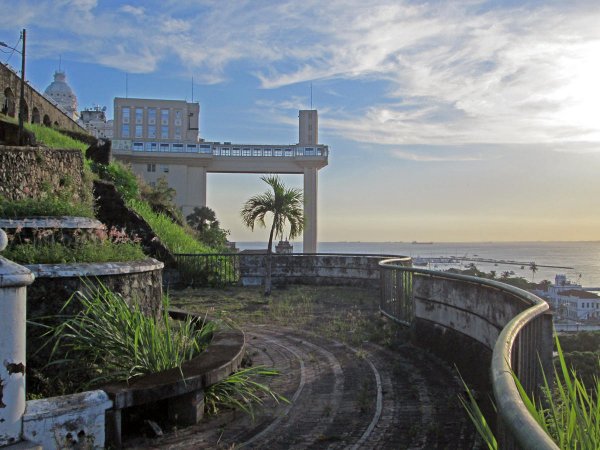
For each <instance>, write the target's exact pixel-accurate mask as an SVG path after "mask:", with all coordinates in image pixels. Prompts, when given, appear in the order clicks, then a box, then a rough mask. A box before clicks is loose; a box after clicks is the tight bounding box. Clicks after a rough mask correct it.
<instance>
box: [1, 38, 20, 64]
mask: <svg viewBox="0 0 600 450" xmlns="http://www.w3.org/2000/svg"><path fill="white" fill-rule="evenodd" d="M22 38H23V36H21V35H19V40H18V41H17V43H16V44H15V45H13V46H12V52H10V55H8V58H7V59H6V61H4V64H8V61H10V58H11V57H12V55H14V54H15V51H16V50H17V46H18V45H19V43H20V42H21V39H22ZM9 48H10V47H9Z"/></svg>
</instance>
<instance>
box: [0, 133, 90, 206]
mask: <svg viewBox="0 0 600 450" xmlns="http://www.w3.org/2000/svg"><path fill="white" fill-rule="evenodd" d="M91 189H92V186H91V181H90V180H86V179H85V177H84V174H83V154H82V153H81V151H80V150H59V149H49V148H46V147H9V146H4V145H0V196H2V197H4V198H6V199H8V200H22V199H26V198H40V197H41V196H42V195H43V194H51V193H57V192H61V191H63V192H68V193H69V194H70V196H71V197H72V200H73V202H81V201H84V200H85V199H87V198H88V197H89V195H90V194H89V193H90V192H91Z"/></svg>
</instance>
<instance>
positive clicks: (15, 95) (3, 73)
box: [0, 64, 87, 133]
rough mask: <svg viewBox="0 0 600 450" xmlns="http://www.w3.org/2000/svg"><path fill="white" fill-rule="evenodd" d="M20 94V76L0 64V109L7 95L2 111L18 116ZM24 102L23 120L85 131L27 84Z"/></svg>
mask: <svg viewBox="0 0 600 450" xmlns="http://www.w3.org/2000/svg"><path fill="white" fill-rule="evenodd" d="M7 94H8V95H7ZM20 95H21V78H20V77H19V76H18V75H17V74H16V73H15V72H14V71H13V70H12V69H11V68H10V67H8V66H6V65H5V64H0V109H3V108H4V105H5V104H6V100H7V97H9V103H10V105H9V110H8V111H3V112H5V113H6V114H7V115H8V116H11V117H14V118H18V117H19V100H20ZM25 104H26V110H27V111H26V117H25V119H24V120H25V121H26V122H32V123H40V124H44V125H47V126H53V127H56V128H61V129H64V130H71V131H79V132H83V133H87V132H86V131H85V129H83V128H82V127H81V126H79V125H78V124H77V122H75V121H74V120H73V119H71V118H70V117H69V116H68V115H67V114H66V113H65V112H63V111H61V110H60V109H58V108H57V107H56V106H55V105H54V104H53V103H52V102H51V101H50V100H48V99H47V98H46V97H44V96H43V95H42V94H40V93H39V92H38V91H36V90H35V89H34V88H33V87H31V86H30V85H29V84H25Z"/></svg>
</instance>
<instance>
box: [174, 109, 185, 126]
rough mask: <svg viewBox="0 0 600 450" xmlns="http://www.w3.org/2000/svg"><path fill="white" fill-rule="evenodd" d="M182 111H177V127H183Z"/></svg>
mask: <svg viewBox="0 0 600 450" xmlns="http://www.w3.org/2000/svg"><path fill="white" fill-rule="evenodd" d="M182 114H183V113H182V111H181V110H180V109H176V110H175V125H179V126H181V117H182Z"/></svg>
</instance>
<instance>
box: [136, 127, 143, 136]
mask: <svg viewBox="0 0 600 450" xmlns="http://www.w3.org/2000/svg"><path fill="white" fill-rule="evenodd" d="M142 136H143V132H142V126H141V125H136V126H135V137H136V138H141V137H142Z"/></svg>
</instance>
